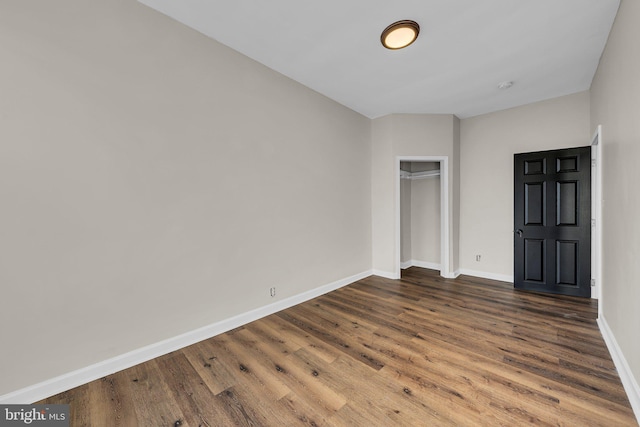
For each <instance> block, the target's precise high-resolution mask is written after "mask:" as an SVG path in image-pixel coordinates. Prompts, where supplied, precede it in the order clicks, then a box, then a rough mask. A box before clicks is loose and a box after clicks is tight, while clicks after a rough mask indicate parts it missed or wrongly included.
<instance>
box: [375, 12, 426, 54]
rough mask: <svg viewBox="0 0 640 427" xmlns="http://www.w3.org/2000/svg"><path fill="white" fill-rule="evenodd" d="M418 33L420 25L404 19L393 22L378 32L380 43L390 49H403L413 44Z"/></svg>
mask: <svg viewBox="0 0 640 427" xmlns="http://www.w3.org/2000/svg"><path fill="white" fill-rule="evenodd" d="M419 34H420V25H418V23H417V22H416V21H411V20H409V19H404V20H402V21H397V22H394V23H393V24H391V25H389V26H388V27H387V28H385V29H384V31H383V32H382V34H380V43H382V46H384V47H386V48H387V49H390V50H399V49H404V48H405V47H407V46H409V45H411V44H413V42H415V41H416V40H417V38H418V35H419Z"/></svg>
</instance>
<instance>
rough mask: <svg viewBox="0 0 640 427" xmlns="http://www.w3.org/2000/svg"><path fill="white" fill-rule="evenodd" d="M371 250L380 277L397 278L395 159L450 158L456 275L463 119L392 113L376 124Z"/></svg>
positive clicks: (437, 115) (375, 122)
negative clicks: (456, 209)
mask: <svg viewBox="0 0 640 427" xmlns="http://www.w3.org/2000/svg"><path fill="white" fill-rule="evenodd" d="M371 126H372V162H371V165H372V177H371V179H372V187H371V200H372V225H373V228H372V245H373V254H372V259H373V268H374V271H375V272H376V273H379V274H384V275H387V276H393V275H394V274H395V273H396V271H397V270H398V269H399V267H400V266H399V265H396V258H395V254H396V244H397V243H396V235H395V234H396V182H397V181H396V180H397V179H398V178H397V177H396V170H395V166H396V158H397V157H398V156H405V157H409V156H446V157H448V158H449V177H448V178H449V182H450V183H451V185H450V188H449V208H450V209H449V212H450V219H449V221H450V253H451V255H450V256H451V262H452V264H451V266H450V267H451V268H450V269H451V272H453V270H455V268H456V267H455V266H456V265H457V250H458V248H457V240H453V236H454V235H457V230H454V229H453V227H455V226H456V225H457V222H456V221H454V218H455V216H456V215H457V213H454V210H453V209H454V207H455V203H457V194H454V189H455V188H457V187H456V186H457V185H458V182H459V181H458V176H459V169H458V168H456V161H455V160H454V153H455V150H456V147H455V146H456V144H457V142H458V139H457V134H458V132H457V127H458V126H459V120H458V118H457V117H455V116H453V115H450V114H392V115H389V116H385V117H381V118H378V119H375V120H373V121H372V125H371Z"/></svg>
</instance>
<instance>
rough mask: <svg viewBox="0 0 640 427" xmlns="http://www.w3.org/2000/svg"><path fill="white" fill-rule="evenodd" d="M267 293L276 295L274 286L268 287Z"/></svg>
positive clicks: (272, 295)
mask: <svg viewBox="0 0 640 427" xmlns="http://www.w3.org/2000/svg"><path fill="white" fill-rule="evenodd" d="M269 295H271V297H275V296H276V288H275V286H274V287H273V288H269Z"/></svg>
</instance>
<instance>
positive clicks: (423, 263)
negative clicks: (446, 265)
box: [400, 259, 441, 271]
mask: <svg viewBox="0 0 640 427" xmlns="http://www.w3.org/2000/svg"><path fill="white" fill-rule="evenodd" d="M409 267H420V268H428V269H429V270H438V271H439V270H440V268H441V266H440V264H438V263H436V262H428V261H418V260H415V259H412V260H411V261H407V262H403V263H402V264H401V265H400V268H402V269H403V270H405V269H407V268H409Z"/></svg>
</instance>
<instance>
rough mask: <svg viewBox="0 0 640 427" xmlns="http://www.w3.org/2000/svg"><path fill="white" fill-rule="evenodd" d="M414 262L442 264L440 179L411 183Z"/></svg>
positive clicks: (432, 178) (436, 177) (419, 180)
mask: <svg viewBox="0 0 640 427" xmlns="http://www.w3.org/2000/svg"><path fill="white" fill-rule="evenodd" d="M410 243H411V256H412V257H413V258H412V260H414V261H418V262H421V263H428V264H440V177H438V176H434V177H430V178H424V179H416V180H413V181H411V241H410Z"/></svg>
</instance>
